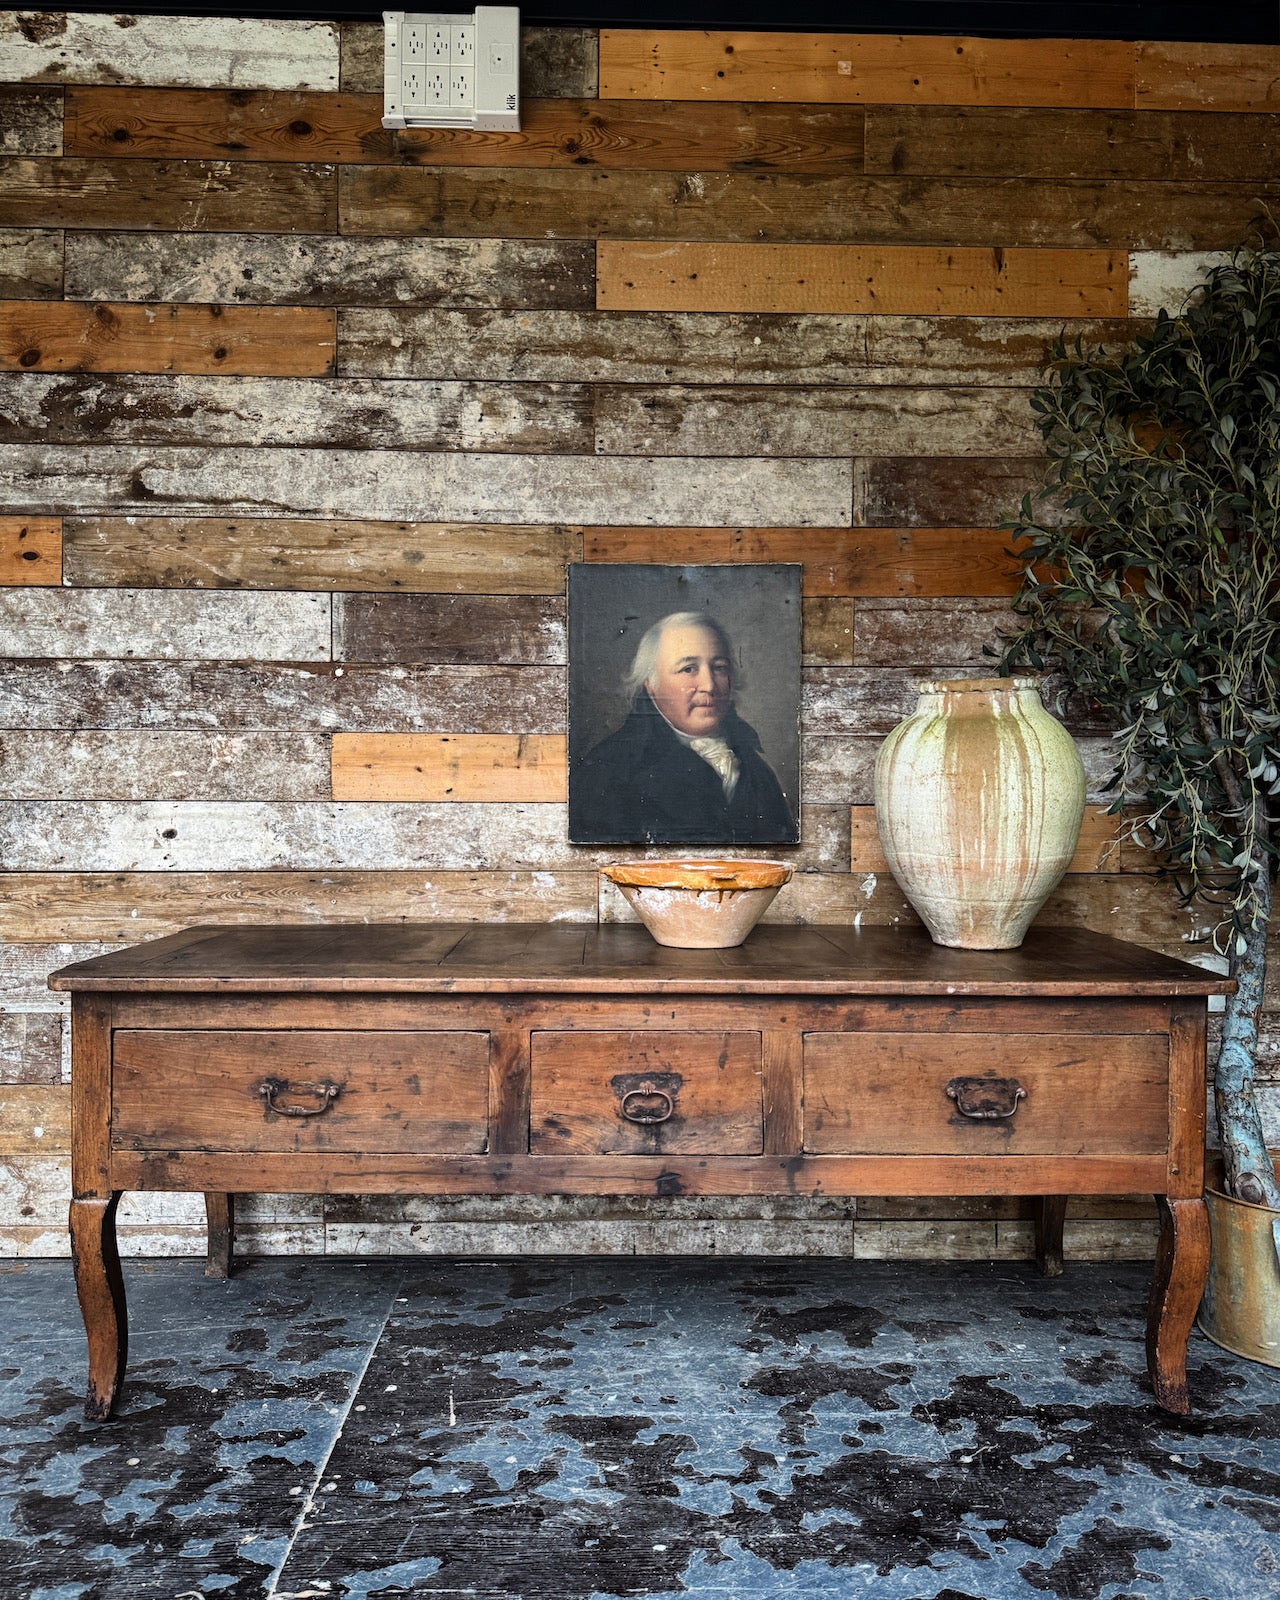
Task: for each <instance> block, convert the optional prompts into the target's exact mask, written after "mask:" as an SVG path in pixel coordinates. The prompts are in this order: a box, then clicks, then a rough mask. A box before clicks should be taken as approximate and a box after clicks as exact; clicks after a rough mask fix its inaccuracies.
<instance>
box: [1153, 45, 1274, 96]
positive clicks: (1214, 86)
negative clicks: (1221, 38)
mask: <svg viewBox="0 0 1280 1600" xmlns="http://www.w3.org/2000/svg"><path fill="white" fill-rule="evenodd" d="M1135 90H1136V103H1137V105H1138V106H1139V108H1148V107H1149V108H1151V109H1153V110H1158V109H1165V108H1169V109H1175V110H1176V109H1185V110H1188V111H1224V112H1226V111H1229V112H1241V111H1275V110H1280V46H1277V45H1273V44H1189V43H1186V44H1184V43H1176V42H1174V41H1171V40H1170V41H1159V42H1153V43H1147V42H1144V43H1142V44H1139V45H1138V47H1137V74H1136V84H1135Z"/></svg>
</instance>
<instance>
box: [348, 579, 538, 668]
mask: <svg viewBox="0 0 1280 1600" xmlns="http://www.w3.org/2000/svg"><path fill="white" fill-rule="evenodd" d="M334 659H338V661H374V662H400V661H403V662H406V664H411V666H422V664H427V662H440V664H442V666H445V664H448V666H456V664H459V662H464V664H510V666H558V664H562V662H563V661H565V659H566V640H565V602H563V598H547V597H544V595H346V597H344V598H342V600H341V602H338V611H336V619H334Z"/></svg>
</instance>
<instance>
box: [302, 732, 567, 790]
mask: <svg viewBox="0 0 1280 1600" xmlns="http://www.w3.org/2000/svg"><path fill="white" fill-rule="evenodd" d="M565 745H566V741H565V738H564V735H563V734H554V733H553V734H528V735H526V734H519V733H507V734H491V733H490V734H484V733H335V734H334V736H333V753H332V763H333V765H332V784H333V798H334V799H335V800H440V801H462V800H504V801H518V800H525V801H539V800H567V799H568V794H569V776H568V774H569V761H568V754H567V751H566V748H565Z"/></svg>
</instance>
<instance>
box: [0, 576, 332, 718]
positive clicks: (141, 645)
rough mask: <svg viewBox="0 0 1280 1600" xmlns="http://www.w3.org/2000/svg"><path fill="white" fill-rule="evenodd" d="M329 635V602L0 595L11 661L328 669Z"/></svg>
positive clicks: (3, 644) (3, 640) (316, 598)
mask: <svg viewBox="0 0 1280 1600" xmlns="http://www.w3.org/2000/svg"><path fill="white" fill-rule="evenodd" d="M330 631H331V602H330V599H329V596H328V595H320V594H186V593H182V592H180V591H173V590H168V591H162V592H157V591H154V590H147V589H116V590H95V589H81V590H76V591H74V592H71V591H67V590H56V589H35V588H32V589H4V588H0V650H2V651H3V652H4V654H5V655H7V656H36V657H54V658H57V657H59V656H71V657H79V658H84V657H97V658H99V659H102V660H120V659H122V658H129V657H133V658H138V659H150V660H163V661H192V660H194V661H209V660H217V659H219V658H222V659H225V660H230V661H242V660H255V659H256V660H260V661H327V660H328V659H329V653H330ZM10 725H11V724H10ZM21 725H22V724H21V723H20V724H19V726H21Z"/></svg>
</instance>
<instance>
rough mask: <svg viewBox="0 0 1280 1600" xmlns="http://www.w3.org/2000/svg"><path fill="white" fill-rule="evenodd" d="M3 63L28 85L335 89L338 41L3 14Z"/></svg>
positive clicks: (324, 29) (254, 26)
mask: <svg viewBox="0 0 1280 1600" xmlns="http://www.w3.org/2000/svg"><path fill="white" fill-rule="evenodd" d="M0 58H3V60H4V63H5V75H6V77H8V78H10V79H12V80H15V81H17V82H22V83H111V84H115V83H129V84H139V85H144V84H145V85H148V86H156V87H160V86H169V87H175V88H176V87H182V88H205V89H223V88H226V89H336V88H337V87H338V34H337V29H336V28H335V27H334V26H333V24H331V23H327V22H293V21H283V20H278V19H272V20H265V19H261V18H249V17H201V16H190V17H182V18H181V19H178V18H174V17H145V16H127V15H119V16H106V15H96V14H93V13H87V12H68V11H36V12H28V11H7V12H0Z"/></svg>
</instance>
